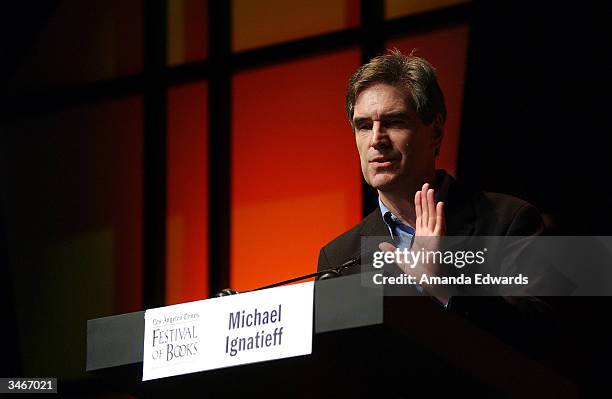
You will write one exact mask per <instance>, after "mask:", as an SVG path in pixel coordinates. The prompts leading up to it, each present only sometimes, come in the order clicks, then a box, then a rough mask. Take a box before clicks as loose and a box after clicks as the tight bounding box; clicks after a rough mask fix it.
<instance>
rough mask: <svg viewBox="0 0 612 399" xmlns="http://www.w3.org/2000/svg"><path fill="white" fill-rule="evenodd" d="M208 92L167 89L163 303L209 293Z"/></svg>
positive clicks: (203, 87)
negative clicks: (164, 291) (164, 287)
mask: <svg viewBox="0 0 612 399" xmlns="http://www.w3.org/2000/svg"><path fill="white" fill-rule="evenodd" d="M207 107H208V92H207V84H206V83H202V82H200V83H192V84H189V85H184V86H177V87H173V88H170V89H169V90H168V207H167V241H166V249H167V252H166V254H167V262H166V304H175V303H180V302H187V301H194V300H198V299H203V298H206V297H207V296H208V166H207V165H208V128H207V123H208V111H207Z"/></svg>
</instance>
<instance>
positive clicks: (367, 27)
mask: <svg viewBox="0 0 612 399" xmlns="http://www.w3.org/2000/svg"><path fill="white" fill-rule="evenodd" d="M384 22H385V5H384V0H361V37H360V43H361V62H362V64H363V63H366V62H368V61H370V59H372V58H373V57H375V56H377V55H380V54H382V53H383V52H384V50H385V32H384ZM361 186H362V193H363V194H362V212H363V215H364V216H365V215H367V214H369V213H370V212H372V211H373V210H374V209H376V207H377V206H378V193H377V192H376V190H375V189H373V188H372V187H370V185H368V184H367V183H366V182H365V181H364V180H362V181H361Z"/></svg>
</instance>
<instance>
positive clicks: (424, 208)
mask: <svg viewBox="0 0 612 399" xmlns="http://www.w3.org/2000/svg"><path fill="white" fill-rule="evenodd" d="M428 188H429V184H427V183H425V184H423V189H422V190H421V227H424V228H427V222H428V220H429V212H428V209H427V189H428Z"/></svg>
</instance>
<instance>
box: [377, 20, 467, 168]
mask: <svg viewBox="0 0 612 399" xmlns="http://www.w3.org/2000/svg"><path fill="white" fill-rule="evenodd" d="M468 33H469V28H468V26H467V25H462V26H458V27H453V28H446V29H440V30H436V31H433V32H429V33H425V34H421V35H413V36H410V37H406V38H402V39H396V40H391V41H389V42H388V43H387V47H388V48H394V47H395V48H398V49H400V50H401V51H402V52H404V53H405V54H408V53H410V51H412V49H417V52H416V55H419V56H421V57H423V58H425V59H427V60H428V61H429V62H431V63H432V64H433V66H434V67H435V68H436V69H437V70H438V81H439V83H440V86H441V87H442V90H443V91H444V96H445V99H446V108H447V111H448V118H447V120H446V126H445V129H444V131H445V133H444V141H443V143H442V148H441V150H440V156H439V158H438V162H437V167H438V168H442V169H446V170H447V171H448V172H449V173H451V174H452V175H455V174H456V170H457V151H458V148H459V129H460V126H461V106H462V102H463V84H464V79H465V65H466V60H467V46H468Z"/></svg>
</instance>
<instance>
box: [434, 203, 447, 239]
mask: <svg viewBox="0 0 612 399" xmlns="http://www.w3.org/2000/svg"><path fill="white" fill-rule="evenodd" d="M445 233H446V221H445V220H444V202H442V201H440V202H438V204H437V205H436V228H435V230H434V235H437V236H442V235H444V234H445Z"/></svg>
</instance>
